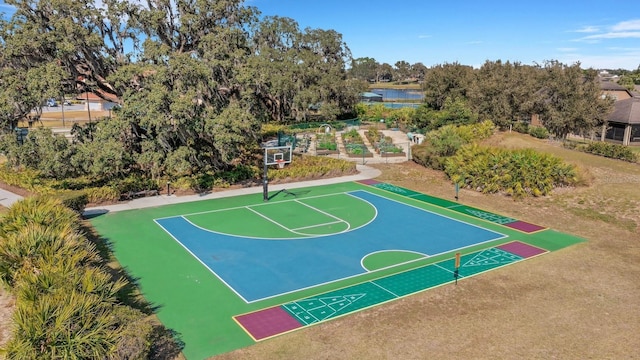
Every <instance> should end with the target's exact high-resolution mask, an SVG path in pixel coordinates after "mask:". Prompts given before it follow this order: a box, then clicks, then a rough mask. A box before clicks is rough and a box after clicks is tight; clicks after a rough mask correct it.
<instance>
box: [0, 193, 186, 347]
mask: <svg viewBox="0 0 640 360" xmlns="http://www.w3.org/2000/svg"><path fill="white" fill-rule="evenodd" d="M80 228H81V225H80V220H79V217H78V215H77V214H76V213H75V212H74V211H72V210H70V209H68V208H67V207H65V206H64V205H63V203H62V201H61V200H60V199H55V198H52V197H30V198H27V199H24V200H21V201H19V202H17V203H15V204H14V205H12V206H11V208H9V210H8V211H7V212H6V213H5V214H4V215H3V216H2V217H1V218H0V281H2V283H4V285H5V286H6V287H7V289H9V291H11V292H12V293H13V294H14V296H15V298H16V303H15V312H14V314H13V319H12V320H13V332H12V336H11V340H10V341H9V342H8V343H7V345H6V347H5V348H4V349H3V352H4V355H5V357H6V358H7V359H62V358H64V359H67V358H69V359H71V358H73V359H112V358H113V359H115V358H118V359H147V358H150V357H151V356H152V354H153V353H154V351H156V352H157V348H160V347H163V346H165V347H166V346H167V345H166V343H168V342H172V343H173V344H174V346H173V349H172V354H173V355H174V356H175V355H177V353H178V352H179V349H180V344H179V342H177V341H175V340H172V339H169V340H167V339H166V336H164V338H163V336H162V335H161V334H160V333H161V332H162V327H161V325H160V324H153V323H152V322H151V321H150V320H149V317H148V315H147V314H145V313H143V312H142V311H141V310H140V309H136V308H133V307H131V306H129V305H128V304H130V301H129V299H128V298H127V296H128V295H127V294H129V293H128V292H124V291H121V290H123V289H124V287H125V286H126V285H127V282H126V280H123V278H122V277H118V276H117V275H115V274H114V273H113V272H112V271H111V269H107V268H106V267H105V266H104V264H105V261H104V260H103V259H102V258H101V257H100V255H99V253H98V251H97V250H96V246H95V244H94V243H93V242H91V241H89V240H88V239H87V238H86V237H85V236H84V235H83V233H82V232H80V231H79V229H80ZM159 328H161V329H160V331H159V330H158V329H159ZM164 332H165V333H166V331H164ZM169 336H170V335H169ZM157 342H162V343H163V344H157ZM154 349H156V350H154Z"/></svg>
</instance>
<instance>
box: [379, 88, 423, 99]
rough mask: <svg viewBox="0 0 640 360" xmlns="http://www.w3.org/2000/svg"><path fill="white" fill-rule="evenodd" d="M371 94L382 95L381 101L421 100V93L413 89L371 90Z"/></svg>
mask: <svg viewBox="0 0 640 360" xmlns="http://www.w3.org/2000/svg"><path fill="white" fill-rule="evenodd" d="M369 91H370V92H372V93H376V94H379V95H382V101H390V100H422V99H423V98H424V95H423V94H422V91H420V90H415V89H371V90H369Z"/></svg>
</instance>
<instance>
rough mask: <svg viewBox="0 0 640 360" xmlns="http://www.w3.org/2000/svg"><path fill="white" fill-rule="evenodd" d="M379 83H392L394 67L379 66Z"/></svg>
mask: <svg viewBox="0 0 640 360" xmlns="http://www.w3.org/2000/svg"><path fill="white" fill-rule="evenodd" d="M377 71H378V76H377V78H378V81H392V80H393V72H394V70H393V66H391V65H389V64H387V63H383V64H380V66H378V69H377Z"/></svg>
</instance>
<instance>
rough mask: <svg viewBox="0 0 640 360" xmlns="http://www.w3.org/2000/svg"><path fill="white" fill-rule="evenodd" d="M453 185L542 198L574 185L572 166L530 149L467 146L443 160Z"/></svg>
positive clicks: (485, 191) (574, 174)
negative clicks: (557, 189) (563, 187)
mask: <svg viewBox="0 0 640 360" xmlns="http://www.w3.org/2000/svg"><path fill="white" fill-rule="evenodd" d="M445 172H446V174H447V175H448V176H449V177H450V178H451V179H452V180H453V182H454V183H457V184H460V185H461V186H464V187H467V188H470V189H474V190H477V191H481V192H483V193H495V192H504V193H506V194H508V195H511V196H514V197H522V196H527V195H532V196H542V195H547V194H548V193H550V192H551V191H552V190H553V189H554V188H555V187H560V186H568V185H573V184H576V183H577V182H578V178H577V175H576V169H575V167H574V166H572V165H569V164H565V163H564V162H563V161H562V160H561V159H560V158H558V157H555V156H553V155H549V154H543V153H538V152H536V151H535V150H532V149H517V150H507V149H500V148H491V147H484V146H479V145H476V144H470V145H465V146H463V147H462V148H461V149H460V150H459V151H458V152H457V153H456V155H455V156H452V157H450V158H449V159H447V161H446V164H445Z"/></svg>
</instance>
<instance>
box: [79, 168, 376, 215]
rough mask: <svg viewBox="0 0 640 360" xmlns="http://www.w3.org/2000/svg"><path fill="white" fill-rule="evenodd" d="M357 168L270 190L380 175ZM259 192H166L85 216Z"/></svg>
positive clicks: (259, 190) (257, 190)
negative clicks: (180, 194) (354, 171)
mask: <svg viewBox="0 0 640 360" xmlns="http://www.w3.org/2000/svg"><path fill="white" fill-rule="evenodd" d="M356 168H357V169H358V171H359V173H358V174H356V175H349V176H342V177H335V178H327V179H319V180H311V181H300V182H295V183H286V184H273V185H269V192H273V191H278V190H282V189H297V188H302V187H309V186H318V185H328V184H337V183H342V182H349V181H356V180H365V179H372V178H375V177H377V176H380V170H377V169H374V168H372V167H369V166H366V165H356ZM257 193H262V186H253V187H248V188H242V189H233V190H223V191H215V192H212V193H208V194H202V195H199V194H198V195H187V196H175V195H170V196H167V195H166V194H163V195H157V196H149V197H144V198H140V199H134V200H131V201H128V202H124V203H118V204H114V205H104V206H97V207H92V208H87V209H86V210H85V212H84V216H95V215H99V214H104V213H107V212H111V211H123V210H131V209H141V208H148V207H154V206H162V205H168V204H178V203H184V202H192V201H200V200H209V199H218V198H223V197H229V196H237V195H245V194H257Z"/></svg>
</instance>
